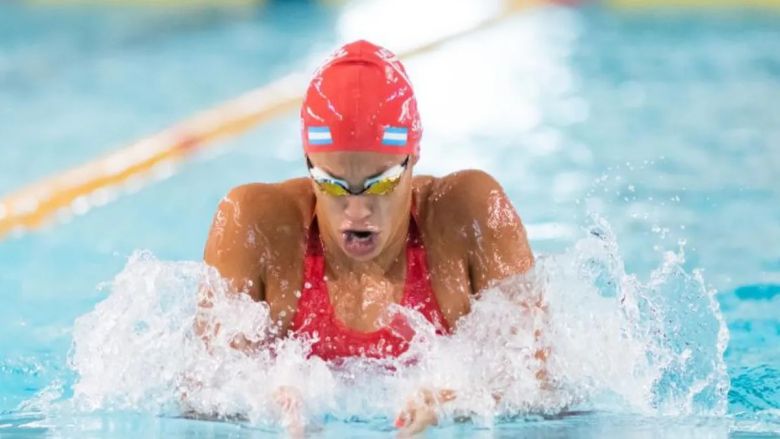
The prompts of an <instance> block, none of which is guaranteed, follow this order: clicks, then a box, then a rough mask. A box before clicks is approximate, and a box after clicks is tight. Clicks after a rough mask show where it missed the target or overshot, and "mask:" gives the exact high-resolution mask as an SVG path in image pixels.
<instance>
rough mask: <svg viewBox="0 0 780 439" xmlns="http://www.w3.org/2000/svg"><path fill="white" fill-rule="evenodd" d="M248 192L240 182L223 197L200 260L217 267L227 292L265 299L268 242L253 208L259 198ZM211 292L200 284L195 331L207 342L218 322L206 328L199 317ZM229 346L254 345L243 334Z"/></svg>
mask: <svg viewBox="0 0 780 439" xmlns="http://www.w3.org/2000/svg"><path fill="white" fill-rule="evenodd" d="M251 192H252V187H251V186H249V185H246V186H239V187H237V188H235V189H233V190H232V191H230V193H229V194H228V195H227V196H225V197H224V198H223V199H222V201H221V202H220V204H219V207H218V208H217V212H216V214H215V215H214V220H213V222H212V225H211V229H210V231H209V236H208V239H207V241H206V246H205V250H204V253H203V260H204V262H205V263H206V264H208V265H210V266H212V267H214V268H216V269H217V271H218V272H219V274H220V275H221V276H222V278H223V279H224V280H225V282H226V283H227V288H228V291H227V292H228V294H247V295H249V296H250V297H251V298H252V300H254V301H260V300H264V277H265V276H264V275H265V273H264V269H265V263H264V261H265V260H266V258H267V252H268V245H267V242H266V240H265V239H264V237H263V234H262V233H261V231H260V229H259V227H258V224H257V219H256V217H255V215H253V212H252V209H253V208H254V203H256V202H257V201H258V200H254V199H253V198H255V197H252V196H251ZM255 192H256V191H255ZM214 294H215V291H213V289H212V288H210V287H209V286H208V285H203V286H202V287H201V292H200V298H199V301H198V308H199V318H198V319H196V322H195V331H196V333H197V334H198V335H199V336H201V337H202V338H203V339H204V341H206V342H208V341H209V340H210V339H211V337H213V336H215V335H216V334H217V333H218V332H219V329H220V324H219V322H216V323H215V324H214V326H213V327H211V328H208V327H207V326H208V320H207V319H203V318H200V317H202V315H203V313H204V312H205V311H207V310H209V309H210V308H211V307H212V306H213V303H214ZM231 346H232V347H234V348H236V349H239V350H242V351H245V350H251V349H253V348H254V346H252V345H251V343H250V342H249V341H248V340H247V339H246V338H245V337H244V336H239V337H236V338H235V339H234V340H232V341H231Z"/></svg>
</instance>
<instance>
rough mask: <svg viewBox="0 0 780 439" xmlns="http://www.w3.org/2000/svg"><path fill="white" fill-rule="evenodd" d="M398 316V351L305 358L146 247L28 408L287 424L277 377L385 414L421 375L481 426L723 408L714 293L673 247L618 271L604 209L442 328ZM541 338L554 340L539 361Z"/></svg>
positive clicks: (197, 270)
mask: <svg viewBox="0 0 780 439" xmlns="http://www.w3.org/2000/svg"><path fill="white" fill-rule="evenodd" d="M204 284H206V285H209V288H210V289H211V290H212V291H214V293H215V294H214V298H213V307H212V308H211V309H210V310H207V311H206V312H204V313H202V314H201V315H200V316H199V317H198V318H199V319H201V320H202V322H203V323H204V324H205V325H206V326H207V327H210V328H212V329H213V327H214V325H215V324H216V323H217V322H219V324H220V327H221V329H220V330H219V331H218V334H217V335H216V336H214V337H213V338H212V340H211V341H210V343H209V347H208V348H207V347H206V346H205V344H204V342H203V341H202V340H201V339H200V337H198V336H197V335H196V334H195V332H194V329H193V324H194V322H195V319H196V315H197V305H196V303H197V299H198V291H199V289H200V288H201V286H202V285H204ZM403 312H405V313H406V314H407V315H408V317H409V319H410V320H411V321H412V324H413V326H414V327H415V329H416V331H417V332H416V334H417V335H416V336H415V339H414V340H413V341H412V345H411V347H410V349H409V351H408V352H407V353H405V354H404V355H403V356H401V357H400V358H398V359H392V360H382V361H377V360H373V361H369V360H363V359H352V360H349V361H347V362H345V363H344V364H343V365H341V366H340V367H339V368H333V369H332V368H330V367H329V366H328V365H327V364H326V363H324V362H323V361H322V360H320V359H318V358H307V353H308V344H307V342H305V341H301V340H296V339H289V338H288V339H281V340H274V339H272V336H271V335H270V334H272V333H273V327H272V325H271V323H270V320H269V312H268V308H267V306H266V305H265V304H262V303H255V302H253V301H252V300H251V299H249V298H248V297H247V296H246V295H238V296H236V295H226V294H225V287H224V284H223V283H222V281H221V280H220V279H219V277H218V275H217V274H216V271H215V270H213V269H210V268H208V267H206V266H204V265H203V264H201V263H196V262H164V261H158V260H156V259H155V258H154V257H153V256H152V255H151V254H149V253H146V252H139V253H137V254H136V255H134V256H133V257H132V258H131V259H130V261H129V262H128V264H127V266H126V267H125V269H124V270H123V271H122V272H121V273H120V274H119V275H118V276H117V277H116V278H115V279H114V281H113V283H112V284H111V285H110V294H109V295H108V297H107V298H106V299H105V300H104V301H102V302H100V303H99V304H98V305H97V306H96V307H95V309H94V310H93V311H91V312H90V313H88V314H86V315H84V316H82V317H81V318H79V319H78V320H77V321H76V323H75V326H74V332H73V348H72V352H71V358H70V366H71V368H72V369H73V370H74V371H75V373H76V374H77V376H78V378H77V380H76V382H75V383H74V384H73V386H72V392H73V396H72V397H71V398H68V399H67V400H65V401H64V402H59V403H54V404H52V403H49V402H48V401H50V400H51V399H52V398H51V395H50V394H47V396H46V399H45V400H43V399H41V400H40V401H39V402H40V403H41V404H39V405H38V407H37V408H38V409H43V410H53V409H55V408H57V409H63V408H67V410H78V411H95V410H101V411H102V410H109V411H111V410H133V411H143V412H151V413H159V414H181V413H182V412H196V413H200V414H204V415H208V416H216V417H226V418H227V417H237V418H239V419H245V420H247V421H249V422H251V423H253V424H255V425H267V426H275V425H279V424H280V423H282V424H283V423H284V422H285V420H284V417H283V416H282V414H281V412H280V410H279V409H278V407H277V404H276V403H275V402H274V401H275V392H276V391H277V389H278V388H279V387H280V386H289V387H292V388H295V389H297V391H298V392H299V393H300V394H301V395H302V397H303V406H302V407H301V410H302V413H303V414H304V416H305V418H306V420H307V422H314V423H316V422H319V421H321V420H323V419H324V418H326V417H333V418H337V419H355V418H362V419H373V418H378V417H392V416H394V415H396V414H397V411H398V410H399V409H400V408H401V407H402V406H403V403H404V402H405V400H406V398H407V397H408V396H409V395H410V394H412V392H414V391H415V390H417V389H420V388H421V387H429V388H447V389H452V390H454V391H455V392H456V394H457V395H458V397H457V398H456V399H455V401H453V402H451V403H448V404H446V405H444V406H443V407H442V409H441V413H440V415H441V417H442V419H443V421H444V422H447V421H448V420H452V419H454V418H456V417H458V416H463V415H465V416H470V417H471V418H472V419H474V420H475V421H476V422H478V423H480V424H486V425H489V424H491V423H492V422H494V421H495V420H496V419H498V418H500V417H506V416H517V415H521V416H522V415H529V414H554V413H558V412H560V411H562V410H566V409H595V410H609V411H613V412H631V413H641V414H650V415H653V414H672V415H688V414H704V415H720V414H723V413H725V407H726V393H727V391H728V378H727V375H726V368H725V365H724V362H723V351H724V349H725V346H726V341H727V332H726V329H725V325H724V323H723V320H722V318H721V316H720V312H719V310H718V308H717V302H715V300H714V298H713V292H712V291H708V290H707V289H706V288H705V287H704V285H703V282H702V280H701V277H700V276H699V275H698V274H696V273H694V274H689V273H687V272H685V271H684V270H683V268H682V253H679V254H669V255H668V256H667V259H666V260H665V261H664V262H663V264H662V265H661V267H659V268H658V269H657V270H656V271H655V272H654V273H652V275H651V277H650V280H649V281H648V282H647V283H642V282H641V281H640V280H639V279H638V278H637V277H636V276H634V275H631V274H627V273H626V272H625V269H624V267H623V262H622V259H621V258H620V256H619V251H618V248H617V244H616V241H615V239H614V237H613V236H612V234H611V232H610V230H609V227H608V226H607V225H606V224H605V223H604V222H602V221H597V222H596V225H594V226H593V227H592V229H591V230H590V231H589V234H588V236H587V237H586V238H583V239H581V240H579V241H578V242H577V243H576V244H575V246H574V247H573V248H572V249H571V250H569V251H567V252H565V253H563V254H560V255H554V256H548V257H541V258H539V260H538V263H537V266H536V268H535V270H534V271H533V273H530V274H529V275H526V276H518V277H515V278H511V279H506V280H504V281H503V282H501V283H500V284H499V285H496V286H495V287H493V288H490V289H488V290H486V291H484V292H483V293H482V294H481V297H480V298H479V299H478V300H474V301H473V302H472V310H471V313H470V314H469V315H468V316H466V317H464V318H463V319H461V321H460V322H458V325H457V328H456V330H455V332H454V334H453V335H451V336H449V337H438V336H436V335H435V331H434V329H433V327H432V326H431V325H430V324H429V323H428V322H427V321H425V320H424V319H423V318H422V317H421V316H420V315H418V314H415V313H412V312H409V311H405V310H404V311H403ZM536 330H540V331H541V332H540V334H541V336H536V335H535V331H536ZM238 334H243V335H244V336H245V337H246V338H247V339H249V340H250V341H254V342H262V341H265V342H267V343H269V345H270V346H272V348H271V349H261V350H258V351H257V352H255V353H253V354H250V355H247V354H244V353H241V352H238V351H236V350H235V349H233V348H231V347H230V342H231V340H233V339H234V337H236V336H237V335H238ZM540 349H549V358H548V359H547V361H546V364H545V363H543V362H542V361H541V360H539V359H537V358H536V353H537V351H539V350H540ZM271 351H273V352H274V354H272V353H271ZM541 369H544V370H545V371H546V374H547V376H548V378H547V379H546V380H544V384H542V382H541V381H540V380H539V379H538V378H537V374H538V373H539V371H540V370H541ZM49 393H51V392H49ZM28 407H35V404H28ZM391 419H392V418H391Z"/></svg>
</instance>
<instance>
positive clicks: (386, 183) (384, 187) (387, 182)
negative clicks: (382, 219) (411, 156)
mask: <svg viewBox="0 0 780 439" xmlns="http://www.w3.org/2000/svg"><path fill="white" fill-rule="evenodd" d="M400 181H401V177H395V178H384V179H382V180H378V181H376V182H375V183H374V184H372V185H371V186H369V187H367V188H366V191H365V192H366V193H367V194H369V195H387V194H389V193H390V192H393V189H395V187H396V186H398V183H399V182H400Z"/></svg>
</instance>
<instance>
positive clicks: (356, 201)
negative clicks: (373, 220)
mask: <svg viewBox="0 0 780 439" xmlns="http://www.w3.org/2000/svg"><path fill="white" fill-rule="evenodd" d="M344 216H345V217H346V219H347V220H348V221H350V222H352V223H361V222H363V221H365V220H366V219H367V218H368V217H370V216H371V201H370V200H369V199H368V197H364V196H361V195H349V196H347V200H346V203H345V205H344Z"/></svg>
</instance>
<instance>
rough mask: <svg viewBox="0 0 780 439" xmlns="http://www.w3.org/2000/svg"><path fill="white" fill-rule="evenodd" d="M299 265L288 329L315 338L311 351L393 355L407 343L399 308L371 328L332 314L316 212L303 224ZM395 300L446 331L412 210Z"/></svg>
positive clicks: (330, 356) (327, 356) (325, 355)
mask: <svg viewBox="0 0 780 439" xmlns="http://www.w3.org/2000/svg"><path fill="white" fill-rule="evenodd" d="M303 266H304V272H303V292H302V293H301V298H300V299H299V300H298V309H297V311H296V313H295V318H294V319H293V322H292V329H293V331H294V332H295V333H297V334H299V335H306V336H310V337H312V338H314V339H316V341H315V342H314V344H313V345H312V352H311V353H312V355H317V356H318V357H320V358H322V359H323V360H326V361H329V360H334V359H338V358H343V357H352V356H365V357H371V358H382V357H388V356H393V357H395V356H398V355H400V354H401V353H403V352H404V351H406V350H407V349H408V347H409V341H410V340H411V338H412V336H413V335H414V331H413V329H412V328H411V327H410V326H409V324H408V323H407V322H406V319H405V318H404V317H403V316H402V315H400V314H397V315H396V317H394V318H393V319H392V321H391V322H390V324H389V325H388V326H387V327H383V328H380V329H378V330H376V331H373V332H360V331H356V330H354V329H350V328H348V327H347V326H346V325H345V324H344V323H343V322H341V321H340V320H339V319H338V317H336V314H335V312H334V310H333V305H332V304H331V303H330V296H329V294H328V285H327V283H326V281H325V256H324V254H323V251H322V242H321V241H320V233H319V226H318V225H317V219H316V218H314V220H313V221H312V223H311V226H310V227H309V237H308V243H307V246H306V254H305V256H304V262H303ZM400 305H402V306H404V307H406V308H411V309H415V310H417V311H418V312H420V313H421V314H422V315H423V316H425V318H426V319H428V321H430V322H431V323H433V324H434V326H435V327H436V329H437V333H439V334H443V333H448V332H449V327H448V325H447V321H446V320H445V319H444V316H443V315H442V312H441V309H440V308H439V303H438V302H437V300H436V296H434V294H433V288H432V287H431V282H430V275H429V274H428V264H427V262H426V255H425V247H424V246H423V242H422V239H421V238H420V232H419V230H418V228H417V223H416V222H415V220H414V216H412V217H411V220H410V221H409V234H408V236H407V240H406V283H405V285H404V293H403V298H402V299H401V303H400Z"/></svg>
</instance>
